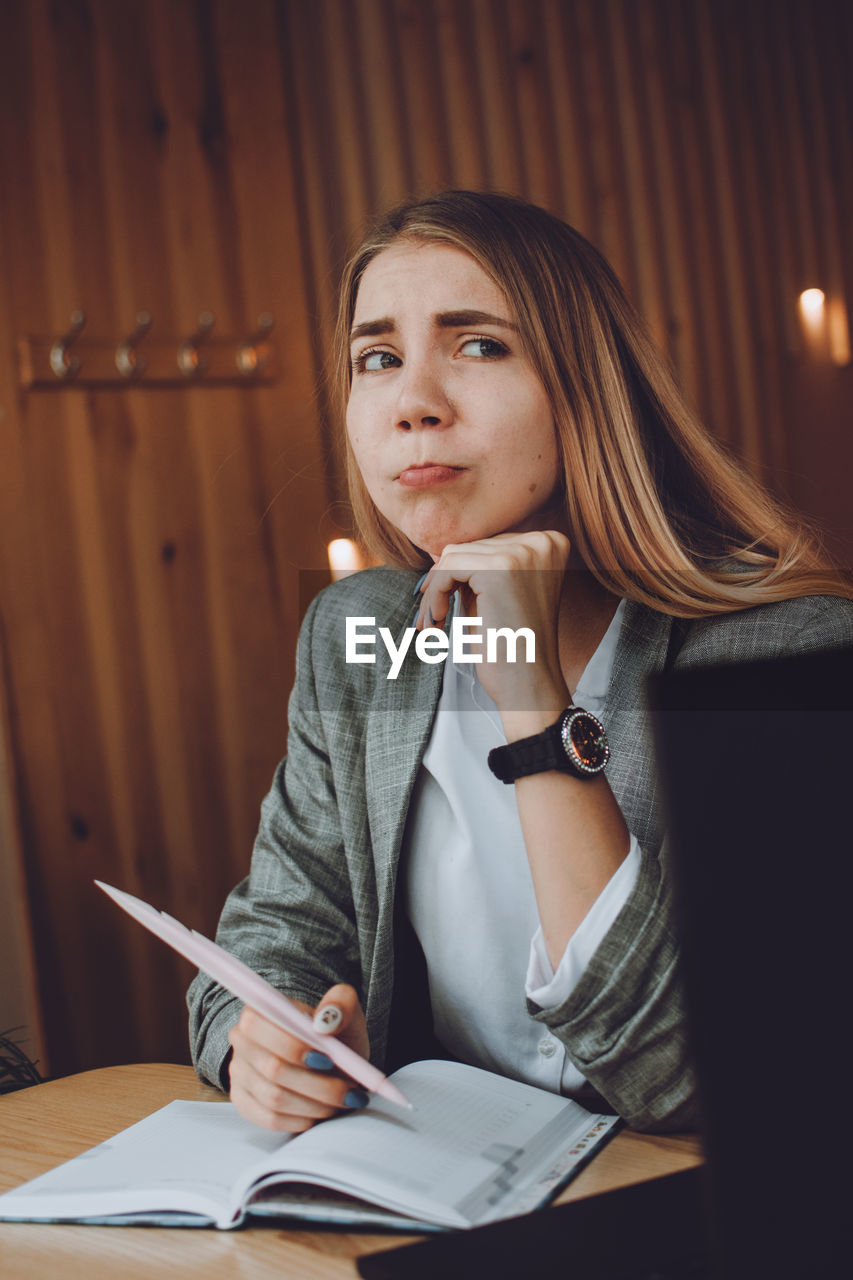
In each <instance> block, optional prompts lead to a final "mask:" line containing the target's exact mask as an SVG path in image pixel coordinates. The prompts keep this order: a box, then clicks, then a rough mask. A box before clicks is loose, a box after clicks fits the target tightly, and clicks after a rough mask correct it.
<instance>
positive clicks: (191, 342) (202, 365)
mask: <svg viewBox="0 0 853 1280" xmlns="http://www.w3.org/2000/svg"><path fill="white" fill-rule="evenodd" d="M213 325H214V317H213V313H212V312H211V311H202V313H201V315H200V316H199V318H198V328H197V329H196V331H195V333H193V334H191V335H190V337H189V338H185V339H184V341H183V342H182V343H181V345H180V346H179V347H178V368H179V369H180V371H181V373H182V374H183V375H184V377H185V378H197V377H199V375H200V374H202V373H204V371H205V369H206V368H207V363H206V361H204V360H203V359H202V358H201V356H200V355H199V351H198V349H199V347H200V345H201V344H202V342H204V340H205V338H206V337H207V335H208V334H209V333H210V331H211V329H212V328H213Z"/></svg>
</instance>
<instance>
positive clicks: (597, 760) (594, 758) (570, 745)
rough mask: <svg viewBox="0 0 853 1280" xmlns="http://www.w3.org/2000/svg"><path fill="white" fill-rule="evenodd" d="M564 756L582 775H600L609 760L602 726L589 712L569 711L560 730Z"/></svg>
mask: <svg viewBox="0 0 853 1280" xmlns="http://www.w3.org/2000/svg"><path fill="white" fill-rule="evenodd" d="M560 732H561V736H562V739H563V747H564V748H565V751H566V755H567V756H568V757H569V759H570V760H571V761H572V763H573V764H574V765H575V767H576V768H577V769H579V770H580V771H581V772H582V773H600V772H601V770H602V769H603V768H604V766H605V765H606V764H607V761H608V759H609V758H610V747H609V746H608V745H607V735H606V734H605V732H604V725H603V724H602V723H601V721H600V720H597V719H596V718H595V716H594V715H592V713H591V712H589V711H579V710H576V711H570V712H568V713H567V715H566V717H565V719H564V721H563V724H562V728H561V731H560Z"/></svg>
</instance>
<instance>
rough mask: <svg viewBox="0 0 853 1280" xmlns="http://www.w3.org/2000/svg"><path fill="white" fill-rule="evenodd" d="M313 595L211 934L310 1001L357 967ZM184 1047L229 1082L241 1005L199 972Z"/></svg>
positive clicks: (216, 1079) (210, 1074)
mask: <svg viewBox="0 0 853 1280" xmlns="http://www.w3.org/2000/svg"><path fill="white" fill-rule="evenodd" d="M318 607H319V599H318V600H315V601H314V602H313V603H312V605H311V607H310V609H309V611H308V614H307V615H306V618H305V622H304V623H303V626H302V630H301V632H300V638H299V644H298V647H297V659H296V681H295V684H294V688H293V692H292V694H291V698H290V702H289V706H288V716H289V732H288V749H287V756H286V757H285V759H284V760H283V761H282V762H281V764H280V765H279V767H278V769H277V770H276V773H275V777H274V779H273V783H272V787H271V788H270V791H269V793H268V794H267V796H266V798H265V799H264V801H263V804H262V806H261V819H260V827H259V830H258V834H257V837H256V840H255V845H254V849H253V852H252V862H251V870H250V873H249V875H248V876H247V878H246V879H245V880H243V881H242V882H241V883H240V884H238V885H237V887H236V888H235V889H234V890H233V891H232V893H231V894H230V895H229V897H228V899H227V900H226V903H225V907H224V909H223V912H222V916H221V919H220V922H219V928H218V930H217V934H216V939H217V942H219V944H220V945H221V946H223V947H224V948H225V949H226V950H227V951H230V952H231V953H232V954H234V955H236V956H238V957H239V958H240V959H241V960H243V961H244V962H245V963H246V964H248V965H250V966H251V968H253V969H254V970H255V971H256V972H257V973H259V974H261V976H262V977H264V978H266V979H267V980H268V981H269V982H270V983H272V985H273V986H275V987H276V988H277V989H278V990H279V991H282V992H283V993H284V994H285V995H288V996H290V997H292V998H294V999H297V1000H302V1001H305V1002H306V1003H308V1004H316V1003H317V1002H318V1001H319V1000H320V998H321V997H322V996H323V994H324V993H325V992H326V991H327V990H328V988H329V987H330V986H331V985H333V984H334V983H335V982H350V983H352V985H353V986H355V987H356V988H357V989H358V988H359V986H360V979H361V966H360V962H359V953H358V945H357V940H356V930H355V923H354V907H353V895H352V890H351V886H350V880H349V874H348V869H347V862H346V858H345V856H344V843H343V838H342V833H341V822H340V815H339V809H338V803H337V797H336V792H335V785H334V780H333V771H332V765H331V761H330V758H329V748H328V743H327V741H326V733H325V729H324V724H323V719H322V716H321V714H320V708H319V706H318V700H317V689H316V684H315V673H314V631H315V624H316V619H317V610H318ZM187 1003H188V1006H189V1015H190V1018H189V1022H190V1046H191V1051H192V1058H193V1064H194V1066H195V1068H196V1071H197V1072H198V1074H199V1076H200V1077H201V1078H202V1079H203V1080H205V1081H208V1082H209V1083H211V1084H213V1085H215V1086H217V1087H219V1088H221V1089H224V1090H226V1091H227V1089H228V1079H227V1067H228V1062H229V1060H230V1046H229V1043H228V1032H229V1031H230V1029H231V1027H232V1026H233V1025H234V1023H236V1021H237V1020H238V1018H239V1016H240V1011H241V1009H242V1002H241V1001H239V1000H238V999H237V998H236V997H235V996H232V995H231V993H230V992H229V991H227V990H225V989H224V988H223V987H221V986H219V985H218V984H217V983H215V982H213V980H212V979H210V978H208V977H207V976H206V975H205V974H203V973H200V974H199V975H198V977H197V978H196V979H195V980H194V981H193V983H192V984H191V986H190V988H189V991H188V994H187Z"/></svg>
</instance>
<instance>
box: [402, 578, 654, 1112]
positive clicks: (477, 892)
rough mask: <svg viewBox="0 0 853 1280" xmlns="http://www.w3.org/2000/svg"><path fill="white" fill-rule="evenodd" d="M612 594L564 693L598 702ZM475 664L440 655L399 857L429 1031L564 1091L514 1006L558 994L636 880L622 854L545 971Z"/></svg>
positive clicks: (574, 977)
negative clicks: (583, 663) (601, 627)
mask: <svg viewBox="0 0 853 1280" xmlns="http://www.w3.org/2000/svg"><path fill="white" fill-rule="evenodd" d="M624 611H625V602H624V601H622V602H621V603H620V605H619V607H618V608H617V610H616V613H615V614H614V616H613V619H612V621H611V623H610V626H609V627H608V629H607V631H606V633H605V635H604V637H603V638H602V640H601V643H600V644H599V646H598V648H597V649H596V651H595V653H594V654H593V656H592V657H591V658H590V660H589V663H588V664H587V667H586V669H585V671H584V673H583V675H582V676H581V678H580V680H579V682H578V686H577V689H576V690H575V695H574V700H575V702H576V703H577V705H578V706H581V707H584V708H586V710H588V711H591V712H593V714H595V715H598V714H600V712H601V709H602V707H603V705H604V700H605V696H606V694H607V688H608V685H609V683H610V675H611V671H612V669H613V657H614V654H615V651H616V642H617V639H618V635H619V628H620V626H621V623H622V616H623V614H624ZM476 670H477V669H476V666H475V665H473V664H470V663H466V664H457V665H454V664H453V662H452V661H451V660H450V658H449V657H448V659H447V661H446V662H445V664H444V681H443V686H442V693H441V698H440V701H439V704H438V710H437V712H436V718H435V723H434V725H433V730H432V734H431V736H430V740H429V743H428V744H427V749H426V753H425V755H424V760H423V765H422V767H421V770H420V773H419V775H418V778H417V781H416V784H415V794H414V797H413V803H412V807H411V810H410V817H409V825H408V829H407V842H406V851H405V855H404V857H405V862H404V879H405V893H406V906H407V910H408V915H409V919H410V920H411V922H412V925H413V927H414V929H415V932H416V933H417V936H418V939H419V941H420V943H421V946H422V947H423V950H424V955H425V957H426V963H427V972H428V975H429V988H430V999H431V1002H432V1009H433V1019H434V1025H435V1033H436V1035H437V1036H438V1039H439V1040H440V1041H441V1043H442V1044H443V1045H444V1046H445V1047H446V1048H447V1049H448V1050H449V1051H450V1052H451V1053H453V1054H454V1055H455V1056H456V1057H458V1058H460V1059H462V1060H463V1061H465V1062H471V1063H474V1064H475V1065H476V1066H479V1067H483V1068H485V1069H486V1070H488V1071H495V1072H498V1073H500V1074H501V1075H506V1076H511V1077H513V1078H515V1079H517V1080H526V1081H527V1082H528V1083H530V1084H533V1085H538V1086H539V1087H540V1088H542V1089H550V1090H552V1091H553V1092H555V1093H566V1094H570V1093H572V1092H573V1091H574V1090H576V1089H578V1088H579V1087H580V1086H581V1085H582V1084H583V1082H584V1077H583V1076H582V1075H581V1073H580V1072H579V1071H578V1070H577V1068H576V1067H575V1066H574V1065H573V1064H572V1063H571V1062H570V1061H569V1059H568V1057H567V1055H566V1052H565V1050H564V1048H563V1045H562V1044H561V1043H560V1041H559V1040H557V1039H556V1037H554V1036H553V1035H551V1033H550V1032H549V1031H548V1030H547V1028H546V1027H544V1026H543V1025H542V1024H540V1023H538V1022H535V1021H534V1020H533V1019H532V1018H530V1016H529V1015H528V1013H527V1008H526V1004H525V997H526V996H529V997H530V998H531V999H532V1000H535V1001H536V1003H537V1004H538V1005H540V1006H541V1007H542V1008H545V1009H547V1008H553V1007H555V1006H557V1005H559V1004H561V1003H562V1002H563V1001H564V1000H566V999H567V998H568V997H569V995H570V994H571V991H572V989H573V988H574V986H575V985H576V983H577V981H578V979H579V978H580V976H581V974H582V973H583V971H584V969H585V968H586V965H587V964H588V963H589V961H590V959H591V957H592V954H593V952H594V951H595V949H596V948H597V946H598V944H599V943H600V942H601V940H602V939H603V937H604V935H605V933H606V932H607V930H608V929H609V928H610V926H611V925H612V923H613V921H614V920H615V919H616V916H617V915H618V913H619V911H620V909H621V908H622V906H623V905H624V903H625V901H626V900H627V898H628V895H629V894H630V892H631V890H632V888H633V887H634V883H635V881H636V878H637V873H638V869H639V863H640V850H639V846H638V844H637V840H636V838H635V837H634V836H633V835H632V836H631V846H630V851H629V853H628V856H627V858H626V859H625V861H624V862H623V863H622V864H621V866H620V867H619V869H618V870H617V871H616V872H615V874H614V875H613V877H612V878H611V880H610V881H609V882H608V884H607V885H606V886H605V888H604V889H603V890H602V892H601V894H600V895H599V897H598V898H597V899H596V901H595V903H594V904H593V906H592V908H591V909H590V911H589V912H588V914H587V915H586V917H585V918H584V920H583V921H582V923H581V924H580V926H579V927H578V929H577V930H576V931H575V933H574V935H573V936H572V938H571V939H570V941H569V943H568V945H567V947H566V950H565V952H564V954H563V956H562V959H561V960H560V964H559V966H558V967H557V971H556V973H554V971H553V970H552V968H551V965H550V962H549V960H548V954H547V951H546V949H545V944H544V940H543V937H542V930H541V927H540V924H539V915H538V911H537V907H536V897H535V894H534V891H533V882H532V879H531V875H530V867H529V864H528V861H527V853H526V851H525V847H524V840H523V838H522V834H521V824H520V822H519V817H518V808H517V805H516V800H515V788H514V787H512V786H505V785H504V784H503V783H501V782H499V781H498V780H497V778H495V777H494V775H493V774H492V773H491V771H490V769H489V767H488V764H487V762H486V757H487V756H488V753H489V751H490V750H491V749H492V747H496V746H500V745H501V744H502V743H505V742H506V737H505V736H504V733H503V729H502V727H501V721H500V715H499V713H498V710H497V707H496V706H495V704H494V703H493V702H492V700H491V698H490V697H489V696H488V694H487V693H486V691H485V690H484V689H483V687H482V685H481V684H480V682H479V680H478V679H477V674H476Z"/></svg>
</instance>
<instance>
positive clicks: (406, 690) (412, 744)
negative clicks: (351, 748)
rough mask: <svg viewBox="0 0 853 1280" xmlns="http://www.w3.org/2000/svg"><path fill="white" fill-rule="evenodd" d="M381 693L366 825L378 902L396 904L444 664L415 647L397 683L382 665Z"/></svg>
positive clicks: (370, 737)
mask: <svg viewBox="0 0 853 1280" xmlns="http://www.w3.org/2000/svg"><path fill="white" fill-rule="evenodd" d="M413 616H414V610H413V609H411V608H410V609H408V610H407V616H406V618H405V619H404V620H403V622H402V623H401V624H399V625H398V626H397V627H396V628H395V627H393V625H392V630H393V631H394V634H395V642H396V643H397V644H398V645H399V643H400V640H401V637H402V635H403V632H404V631H405V629H406V627H407V626H411V625H412V621H413ZM376 672H377V681H378V687H377V690H376V694H375V696H374V698H373V701H372V705H371V708H370V713H369V715H368V719H367V729H366V742H365V751H366V772H367V778H366V793H367V820H368V825H369V827H370V836H371V843H372V845H373V861H374V867H375V871H376V878H377V885H376V887H377V892H378V896H379V901H380V902H383V901H389V902H390V901H393V897H394V888H395V883H396V879H397V864H398V862H399V859H400V849H401V847H402V843H403V832H404V830H405V826H406V817H407V814H408V809H409V801H410V799H411V795H412V788H413V787H414V784H415V779H416V777H417V774H418V770H419V768H420V766H421V761H422V760H423V756H424V752H425V750H426V746H427V742H428V741H429V736H430V733H431V731H432V722H433V718H434V716H435V711H436V707H437V705H438V699H439V694H440V692H441V684H442V676H443V672H444V663H435V664H428V663H425V662H421V661H420V659H419V658H418V657H417V656H416V655H415V652H414V643H412V647H411V649H410V651H409V652H408V653H407V655H406V658H405V661H404V662H403V666H402V668H401V670H400V673H399V675H398V676H397V679H396V680H387V679H385V671H383V669H382V668H381V667H380V666H379V665H378V664H377V667H376Z"/></svg>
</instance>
